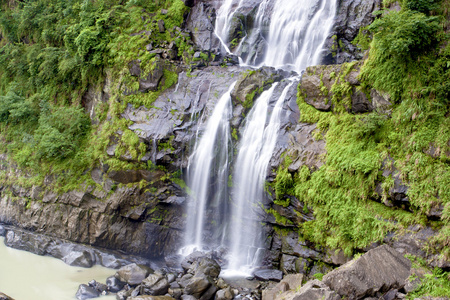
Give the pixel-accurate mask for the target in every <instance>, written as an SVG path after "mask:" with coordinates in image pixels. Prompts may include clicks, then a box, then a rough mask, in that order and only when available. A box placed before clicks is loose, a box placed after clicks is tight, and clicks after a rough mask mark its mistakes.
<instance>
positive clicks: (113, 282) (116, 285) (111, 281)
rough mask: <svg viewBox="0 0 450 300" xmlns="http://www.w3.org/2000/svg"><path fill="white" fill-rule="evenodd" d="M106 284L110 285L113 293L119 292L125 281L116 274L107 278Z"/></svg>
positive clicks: (109, 288) (109, 287)
mask: <svg viewBox="0 0 450 300" xmlns="http://www.w3.org/2000/svg"><path fill="white" fill-rule="evenodd" d="M106 285H107V286H108V291H110V292H112V293H117V292H118V291H120V290H121V289H123V287H124V285H125V282H122V281H120V280H119V279H117V278H116V277H115V276H110V277H108V278H106Z"/></svg>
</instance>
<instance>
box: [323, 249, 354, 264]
mask: <svg viewBox="0 0 450 300" xmlns="http://www.w3.org/2000/svg"><path fill="white" fill-rule="evenodd" d="M351 259H352V258H351V257H350V256H347V255H345V254H344V251H342V250H339V249H337V250H331V249H327V251H326V253H325V255H324V257H323V261H324V262H326V263H329V264H333V265H339V266H340V265H343V264H345V263H347V262H349V261H350V260H351Z"/></svg>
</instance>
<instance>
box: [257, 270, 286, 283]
mask: <svg viewBox="0 0 450 300" xmlns="http://www.w3.org/2000/svg"><path fill="white" fill-rule="evenodd" d="M253 275H254V276H255V277H256V278H257V279H258V280H262V281H269V280H273V281H281V280H282V279H283V272H282V271H280V270H272V269H268V270H257V271H255V273H254V274H253Z"/></svg>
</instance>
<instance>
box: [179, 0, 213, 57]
mask: <svg viewBox="0 0 450 300" xmlns="http://www.w3.org/2000/svg"><path fill="white" fill-rule="evenodd" d="M214 18H215V10H214V8H213V7H211V6H209V5H208V4H207V3H201V2H200V3H197V4H196V5H195V6H194V7H193V8H192V9H191V12H190V14H189V17H188V18H187V20H186V27H187V29H188V30H189V31H190V32H191V34H192V40H193V41H194V43H195V45H196V46H197V47H198V48H199V49H201V50H206V51H211V50H213V49H218V48H219V47H220V41H219V39H218V38H217V37H216V35H215V34H214V25H213V19H214Z"/></svg>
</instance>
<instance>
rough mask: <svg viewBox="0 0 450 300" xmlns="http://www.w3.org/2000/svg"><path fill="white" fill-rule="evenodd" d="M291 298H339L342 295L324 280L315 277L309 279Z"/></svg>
mask: <svg viewBox="0 0 450 300" xmlns="http://www.w3.org/2000/svg"><path fill="white" fill-rule="evenodd" d="M291 299H295V300H339V299H341V297H340V296H339V295H338V294H337V293H336V292H334V291H332V290H331V289H330V288H329V287H328V286H327V285H325V284H324V283H323V282H321V281H319V280H317V279H315V280H311V281H308V282H307V283H306V284H305V285H304V286H302V287H301V288H300V290H299V291H298V292H295V293H294V295H293V297H292V298H291Z"/></svg>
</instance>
